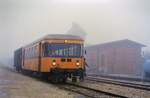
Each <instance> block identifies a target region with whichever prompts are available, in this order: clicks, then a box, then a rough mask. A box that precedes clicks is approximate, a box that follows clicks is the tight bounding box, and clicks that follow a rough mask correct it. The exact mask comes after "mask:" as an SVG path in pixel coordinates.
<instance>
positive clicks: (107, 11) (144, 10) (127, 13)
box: [0, 0, 150, 62]
mask: <svg viewBox="0 0 150 98" xmlns="http://www.w3.org/2000/svg"><path fill="white" fill-rule="evenodd" d="M149 17H150V0H0V34H1V35H0V46H1V48H0V60H1V61H3V62H4V60H5V59H7V60H8V59H9V60H10V58H11V57H12V56H13V51H14V50H15V49H16V48H19V47H21V46H23V45H25V44H27V43H29V42H32V41H34V40H35V39H37V38H39V37H41V36H43V35H45V34H54V33H66V32H67V31H68V30H69V29H70V28H71V25H72V22H76V23H78V24H79V25H80V26H81V27H82V28H83V29H84V30H85V31H86V33H87V38H86V42H87V43H89V44H96V43H103V42H107V41H112V40H120V39H125V38H128V39H131V40H135V41H138V42H141V43H143V44H145V45H147V46H149V44H150V40H149V39H150V38H149V37H150V28H149V26H150V18H149Z"/></svg>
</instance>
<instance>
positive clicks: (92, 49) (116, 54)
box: [86, 39, 145, 76]
mask: <svg viewBox="0 0 150 98" xmlns="http://www.w3.org/2000/svg"><path fill="white" fill-rule="evenodd" d="M142 47H145V45H143V44H140V43H137V42H135V41H131V40H128V39H125V40H119V41H113V42H109V43H104V44H97V45H93V46H88V47H86V50H87V55H86V59H87V63H88V65H89V69H88V70H89V71H91V72H98V73H102V74H121V75H131V76H141V75H142V72H143V60H144V59H143V58H142V50H141V49H142Z"/></svg>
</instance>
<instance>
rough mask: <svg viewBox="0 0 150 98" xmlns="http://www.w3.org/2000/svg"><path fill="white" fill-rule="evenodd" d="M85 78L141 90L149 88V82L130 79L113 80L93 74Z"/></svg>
mask: <svg viewBox="0 0 150 98" xmlns="http://www.w3.org/2000/svg"><path fill="white" fill-rule="evenodd" d="M86 80H88V81H95V82H101V83H107V84H114V85H120V86H125V87H130V88H135V89H141V90H148V91H149V90H150V85H149V84H141V83H136V82H131V81H121V80H114V79H107V78H101V77H95V76H91V75H90V76H87V77H86Z"/></svg>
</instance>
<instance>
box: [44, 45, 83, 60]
mask: <svg viewBox="0 0 150 98" xmlns="http://www.w3.org/2000/svg"><path fill="white" fill-rule="evenodd" d="M43 48H44V52H43V54H44V56H46V57H47V56H52V57H81V56H82V55H83V54H82V51H83V50H82V49H83V48H82V45H80V44H47V43H46V44H44V46H43Z"/></svg>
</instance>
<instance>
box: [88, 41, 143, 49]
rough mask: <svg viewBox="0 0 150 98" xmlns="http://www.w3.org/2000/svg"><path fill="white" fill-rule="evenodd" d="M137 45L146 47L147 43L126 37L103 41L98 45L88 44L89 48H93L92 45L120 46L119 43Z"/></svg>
mask: <svg viewBox="0 0 150 98" xmlns="http://www.w3.org/2000/svg"><path fill="white" fill-rule="evenodd" d="M125 44H126V45H129V44H132V45H135V46H139V47H146V45H144V44H141V43H138V42H135V41H132V40H129V39H124V40H118V41H112V42H107V43H102V44H97V45H91V46H87V48H90V47H91V48H92V47H105V46H119V45H125Z"/></svg>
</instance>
